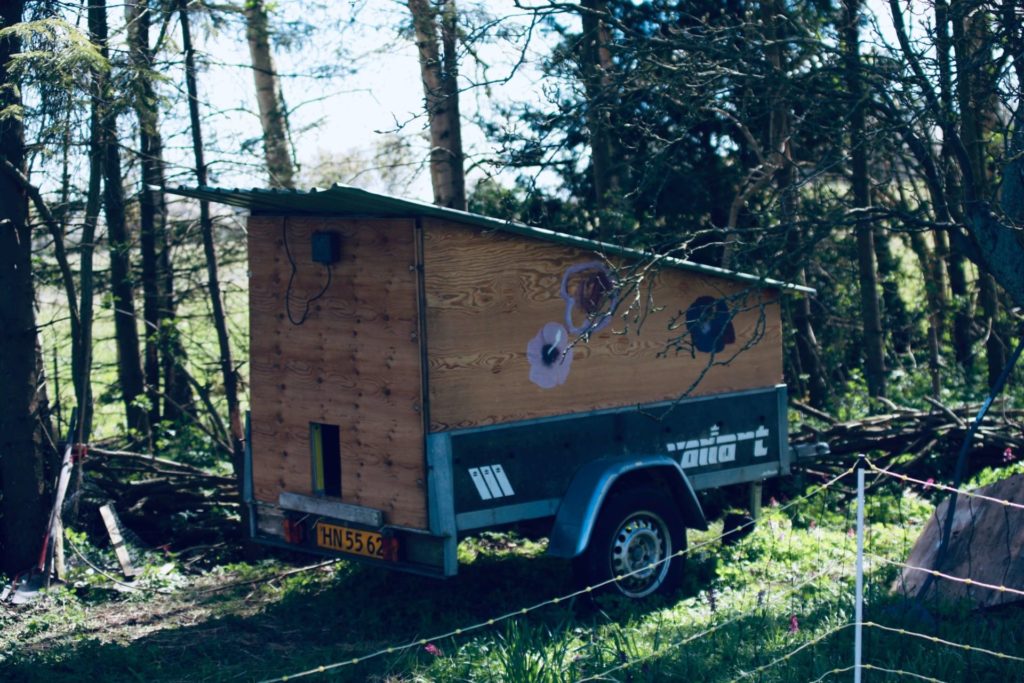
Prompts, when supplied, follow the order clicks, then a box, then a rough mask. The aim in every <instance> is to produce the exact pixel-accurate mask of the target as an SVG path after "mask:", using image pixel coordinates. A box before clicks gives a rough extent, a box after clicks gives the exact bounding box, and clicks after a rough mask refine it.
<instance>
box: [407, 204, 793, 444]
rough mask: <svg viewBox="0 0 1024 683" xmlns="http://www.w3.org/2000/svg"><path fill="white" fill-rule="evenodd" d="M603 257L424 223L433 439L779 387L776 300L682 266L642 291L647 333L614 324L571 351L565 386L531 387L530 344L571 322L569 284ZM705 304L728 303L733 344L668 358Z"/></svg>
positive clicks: (663, 272) (657, 272)
mask: <svg viewBox="0 0 1024 683" xmlns="http://www.w3.org/2000/svg"><path fill="white" fill-rule="evenodd" d="M600 260H601V257H600V255H599V254H595V253H593V252H587V251H583V250H580V249H576V248H572V247H567V246H563V245H559V244H555V243H552V242H547V241H544V240H541V239H536V238H531V237H526V236H521V235H514V234H509V233H501V232H495V231H481V230H480V229H477V228H473V227H468V226H461V225H459V224H456V223H451V222H443V221H439V220H433V219H431V220H425V221H424V281H425V293H426V318H427V338H428V340H429V347H428V376H429V399H430V421H431V424H430V429H431V430H432V431H435V430H445V429H453V428H463V427H472V426H478V425H490V424H497V423H502V422H508V421H512V420H522V419H528V418H537V417H544V416H549V415H558V414H564V413H576V412H584V411H591V410H596V409H602V408H611V407H616V406H625V405H632V404H638V403H648V402H655V401H662V400H670V399H675V398H678V397H680V396H681V395H682V394H683V393H684V392H685V391H686V390H687V389H688V388H689V387H690V385H691V384H692V383H694V382H696V381H697V380H698V379H699V383H698V384H697V385H696V388H695V389H694V390H693V391H692V393H691V394H690V395H693V396H700V395H707V394H713V393H719V392H727V391H740V390H744V389H751V388H756V387H766V386H772V385H775V384H778V383H781V382H782V336H781V334H782V333H781V321H780V311H779V306H778V291H777V290H775V289H772V288H762V287H758V286H756V285H752V284H750V283H746V282H740V281H736V280H731V279H726V278H724V277H717V276H713V275H706V274H702V273H698V272H692V271H684V270H679V269H674V268H661V269H653V270H652V275H650V276H649V280H648V281H649V282H650V284H651V285H652V286H651V288H650V289H649V290H648V289H647V282H645V283H644V287H643V288H642V289H641V291H640V297H641V300H642V302H643V305H644V307H645V308H646V309H647V312H646V315H645V316H644V319H643V325H642V329H641V330H640V331H639V332H638V327H637V325H636V323H635V322H633V321H630V322H628V324H627V323H626V322H624V321H623V320H621V319H618V318H616V319H614V320H613V322H612V324H611V325H609V326H608V327H607V328H605V329H604V330H602V331H600V332H598V333H596V334H593V335H592V336H591V339H590V340H589V342H588V343H580V344H577V345H576V346H575V347H573V359H572V363H571V366H570V368H569V374H568V377H567V378H566V380H565V382H564V383H563V384H560V385H558V386H554V387H551V388H541V387H540V386H538V385H537V384H535V383H534V382H532V381H531V380H530V378H529V377H530V371H531V364H530V362H529V360H528V358H527V345H528V344H529V342H530V340H531V339H533V338H534V337H535V336H537V335H538V333H539V332H540V330H541V329H542V328H543V327H544V326H545V325H546V324H548V323H560V324H562V325H566V305H567V302H566V300H565V299H563V297H562V295H561V284H562V279H563V275H564V274H565V273H566V271H567V269H569V268H570V267H572V266H574V265H577V264H582V263H587V262H595V261H600ZM620 265H621V262H620ZM648 291H649V292H650V295H651V299H650V301H649V302H648V300H647V294H648ZM702 296H708V297H712V298H714V299H721V298H723V297H726V298H728V297H732V298H731V299H730V301H731V306H733V307H734V317H733V318H732V320H731V322H732V325H733V329H734V332H735V341H733V342H732V343H730V344H728V345H727V346H726V347H725V348H724V349H723V350H722V351H721V352H720V353H716V354H715V355H714V358H712V356H711V355H710V354H708V353H702V352H699V351H697V352H694V353H690V352H681V353H676V352H674V351H671V350H669V351H667V349H666V341H667V340H668V339H670V338H671V337H674V336H678V335H680V334H682V333H684V332H685V331H686V326H685V324H683V325H681V326H680V320H681V319H682V320H685V312H686V311H687V309H688V307H690V306H691V305H692V304H693V303H694V302H695V301H696V300H697V299H698V297H702ZM620 309H621V307H620ZM673 321H675V325H676V329H670V328H671V327H672V326H673ZM755 342H756V343H755ZM747 346H749V348H744V347H747ZM666 351H667V353H665V352H666ZM725 361H728V365H717V364H715V363H723V362H725Z"/></svg>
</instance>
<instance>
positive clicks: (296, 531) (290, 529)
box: [283, 519, 306, 543]
mask: <svg viewBox="0 0 1024 683" xmlns="http://www.w3.org/2000/svg"><path fill="white" fill-rule="evenodd" d="M283 524H284V540H285V541H287V542H288V543H303V542H305V540H306V527H304V526H303V524H302V522H297V521H295V520H293V519H286V520H284V523H283Z"/></svg>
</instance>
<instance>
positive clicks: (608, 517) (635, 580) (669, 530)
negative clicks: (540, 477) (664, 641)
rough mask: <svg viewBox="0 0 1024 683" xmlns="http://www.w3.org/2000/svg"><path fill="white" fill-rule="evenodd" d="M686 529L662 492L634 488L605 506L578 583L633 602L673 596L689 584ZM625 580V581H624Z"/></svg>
mask: <svg viewBox="0 0 1024 683" xmlns="http://www.w3.org/2000/svg"><path fill="white" fill-rule="evenodd" d="M685 548H686V528H685V526H684V525H683V519H682V516H681V515H680V514H679V510H678V509H677V508H676V505H675V504H674V503H673V502H672V501H671V500H670V499H669V498H668V497H667V496H666V495H665V494H664V493H663V492H661V491H659V490H657V489H652V488H638V489H629V490H626V491H622V492H620V493H615V494H612V496H610V497H609V498H608V500H606V501H605V503H604V505H603V506H602V507H601V511H600V513H599V514H598V517H597V523H596V524H595V525H594V531H593V533H592V534H591V536H590V542H589V543H588V544H587V549H586V550H585V551H584V552H583V554H582V555H581V556H580V557H578V558H577V560H576V565H575V569H576V575H577V579H578V580H579V581H581V582H582V583H583V584H584V585H585V586H594V585H596V584H600V583H604V582H606V581H609V580H610V579H613V578H618V580H617V581H614V582H612V583H610V584H608V585H607V586H606V587H605V588H606V589H607V590H608V591H610V592H613V593H619V594H621V595H624V596H626V597H628V598H635V599H639V598H644V597H647V596H648V595H652V594H654V593H662V594H667V593H671V592H672V591H674V590H675V589H676V588H678V587H679V584H680V583H681V582H682V579H683V572H684V564H685V561H684V558H683V557H674V555H675V554H676V553H678V552H679V551H680V550H684V549H685ZM619 577H621V578H619Z"/></svg>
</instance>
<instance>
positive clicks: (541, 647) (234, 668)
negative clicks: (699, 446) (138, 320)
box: [0, 489, 1024, 683]
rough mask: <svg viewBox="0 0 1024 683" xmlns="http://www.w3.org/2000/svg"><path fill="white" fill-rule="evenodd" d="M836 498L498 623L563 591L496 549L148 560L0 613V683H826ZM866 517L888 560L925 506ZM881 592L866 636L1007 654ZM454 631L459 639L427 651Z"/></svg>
mask: <svg viewBox="0 0 1024 683" xmlns="http://www.w3.org/2000/svg"><path fill="white" fill-rule="evenodd" d="M845 500H846V499H845V498H844V497H842V496H841V495H840V494H839V493H838V492H836V491H830V492H827V493H825V494H819V495H816V496H812V497H811V498H809V499H808V500H806V501H802V502H797V503H794V504H790V505H789V506H787V505H785V504H784V505H782V506H779V507H775V508H769V509H768V510H767V513H766V515H765V518H764V520H763V521H762V523H761V524H760V525H759V526H758V528H757V530H756V531H755V532H754V533H752V534H751V535H750V536H748V537H747V538H745V539H743V540H742V541H741V542H740V543H738V544H736V545H733V546H725V545H722V544H721V543H720V542H719V541H718V540H717V538H716V532H717V531H719V530H720V529H719V528H713V529H712V530H711V531H710V532H708V533H706V534H700V535H698V534H693V535H691V539H690V540H691V543H690V546H691V550H692V557H691V558H690V560H689V564H688V568H689V574H688V581H687V584H686V586H685V588H684V589H683V590H682V591H681V593H680V594H679V595H677V596H674V597H673V598H672V599H662V600H656V601H653V602H648V603H646V604H644V605H642V606H637V605H634V604H628V603H626V602H624V601H620V600H615V599H612V598H600V599H597V600H590V599H589V598H577V599H572V600H565V601H559V602H558V603H557V604H549V605H547V606H545V607H542V608H540V609H537V610H533V611H529V612H528V613H527V614H516V615H515V616H513V617H510V618H507V619H498V617H500V616H501V615H505V614H508V613H515V612H518V611H519V610H521V609H522V608H524V607H529V606H531V605H534V604H537V603H540V602H543V601H545V600H548V599H549V598H552V597H554V596H558V595H564V594H566V593H569V592H571V591H572V589H573V586H572V584H571V580H570V571H569V566H568V565H567V563H565V562H562V561H556V560H552V559H549V558H545V557H542V556H540V554H541V551H542V549H543V545H542V544H538V543H534V542H531V541H527V540H524V539H520V538H518V537H516V536H514V535H501V534H488V535H485V536H483V537H481V538H477V539H473V540H469V541H466V542H464V543H463V544H462V545H461V546H460V554H461V559H462V561H463V567H462V570H461V573H460V575H459V576H458V577H456V578H455V579H452V580H449V581H446V582H440V581H435V580H431V579H426V578H421V577H416V576H408V575H403V574H397V573H390V572H385V571H380V570H376V569H375V568H373V567H367V566H363V565H357V564H352V563H348V562H338V563H335V564H331V565H328V566H322V567H318V568H315V569H309V570H306V571H300V572H294V573H290V574H289V573H288V572H290V571H292V570H293V567H292V566H289V565H286V564H283V563H282V562H280V561H263V562H259V563H254V564H230V565H223V566H219V567H216V568H213V569H210V570H207V571H204V572H201V573H198V574H196V573H191V572H186V571H185V570H184V569H183V567H182V566H181V565H180V564H178V563H175V562H171V561H164V560H163V559H161V558H160V557H159V556H156V555H154V556H151V557H150V558H149V565H148V567H147V576H146V577H145V578H144V579H143V580H141V581H140V585H142V586H144V587H145V588H144V590H142V591H135V592H120V591H117V590H114V589H113V588H111V586H112V584H111V583H110V582H109V581H107V580H106V579H104V578H103V577H101V576H98V575H96V574H95V573H92V572H91V570H88V569H86V568H84V567H79V568H77V569H75V571H74V572H73V574H72V577H71V578H72V582H71V584H70V585H69V586H67V587H62V588H60V589H58V590H55V591H53V592H52V593H51V594H50V595H49V596H47V597H46V598H45V599H44V600H43V601H41V602H40V603H38V604H36V605H33V606H31V607H27V608H20V609H17V610H15V609H13V608H7V607H4V608H0V680H3V681H50V680H60V681H121V680H124V681H134V680H140V681H230V680H240V681H248V680H263V679H267V678H273V677H279V676H284V675H287V674H293V673H296V672H300V671H305V670H309V669H314V668H316V667H318V666H321V665H330V664H332V663H337V662H349V661H351V660H352V659H354V658H360V659H361V660H362V658H364V657H365V656H366V655H367V654H370V653H373V652H377V651H380V650H386V649H387V648H389V647H395V646H400V645H403V644H406V643H410V642H415V643H416V644H415V645H414V646H412V647H409V648H407V649H398V648H396V649H395V650H394V651H393V652H391V653H386V652H385V654H383V655H381V656H379V657H373V658H367V659H365V660H362V661H360V662H359V663H357V664H347V665H345V666H341V667H337V668H334V669H331V670H329V671H327V672H325V673H316V674H313V675H312V676H310V677H309V678H308V679H305V680H345V681H362V680H373V681H388V682H394V683H398V682H406V681H435V680H436V681H466V680H474V681H475V680H481V681H487V680H494V681H575V680H581V679H585V678H587V677H589V676H603V677H602V678H601V680H621V681H626V680H629V681H662V680H686V681H731V680H752V681H812V680H816V679H822V680H829V679H837V678H843V679H845V678H846V677H847V676H849V675H850V674H849V673H846V672H843V673H839V671H840V670H843V669H845V668H846V667H849V666H850V665H851V664H852V661H853V659H852V654H853V635H854V632H853V629H852V628H851V627H849V626H848V624H849V623H850V622H852V621H853V562H854V548H855V540H854V538H853V536H852V533H851V532H852V529H853V517H852V510H853V506H852V505H849V504H848V503H847V502H845ZM871 501H872V502H871V504H870V505H869V507H868V509H867V511H868V516H869V519H870V527H869V533H868V536H867V543H868V548H869V550H870V551H871V552H873V553H875V554H877V555H881V556H884V557H889V558H892V559H896V560H902V559H904V558H905V556H906V552H907V550H908V549H909V546H910V544H912V543H913V540H914V539H915V538H916V536H917V534H918V533H919V531H920V526H921V524H922V523H923V522H924V521H925V520H926V519H927V516H928V514H930V509H931V507H930V505H929V504H927V503H926V502H925V501H923V500H921V499H920V498H918V497H917V496H916V495H914V494H913V493H908V492H903V491H899V490H896V489H893V490H889V491H885V492H880V493H877V494H875V495H873V496H872V499H871ZM79 542H82V539H81V538H79ZM85 552H86V554H87V555H90V556H92V557H93V558H94V559H96V560H99V561H101V562H103V563H104V564H105V565H107V566H111V565H113V562H112V560H111V559H110V558H109V557H107V556H106V555H104V553H102V552H100V551H97V550H95V549H87V550H85ZM894 577H895V570H894V569H892V568H891V567H887V566H886V565H884V564H880V563H879V564H876V565H874V566H872V567H871V568H870V571H869V574H868V586H867V596H868V601H867V605H866V612H865V620H866V621H871V622H876V623H880V624H884V625H888V626H891V627H894V628H903V629H905V630H907V631H912V632H916V633H921V634H923V635H925V636H928V637H929V638H930V637H938V638H942V639H946V640H949V641H953V642H956V643H961V644H968V643H969V644H970V645H971V646H972V647H973V648H979V647H983V648H988V649H991V650H994V651H998V652H1002V653H1006V654H1010V655H1015V656H1018V657H1020V656H1024V628H1022V626H1024V614H1022V613H1021V612H1022V611H1021V610H1019V609H1004V610H1003V611H1000V612H994V613H971V612H967V611H964V610H960V609H955V608H946V609H936V608H929V609H925V608H923V607H921V606H916V605H914V604H913V603H910V602H907V601H904V600H903V599H902V598H901V597H900V596H898V595H895V596H894V595H891V594H890V593H889V586H890V585H891V584H892V581H893V579H894ZM491 619H495V623H494V624H493V625H489V624H487V621H488V620H491ZM480 623H483V626H482V627H481V628H479V629H475V630H468V629H467V627H470V626H473V625H476V624H480ZM455 629H463V630H464V632H463V633H461V634H459V635H457V636H454V637H450V638H444V639H434V638H433V637H434V636H435V635H437V634H441V633H445V632H449V631H453V630H455ZM864 638H865V640H864V653H865V662H868V663H870V664H871V665H873V666H875V667H879V668H884V669H893V670H903V671H908V672H912V673H914V674H917V675H918V676H926V677H932V678H934V679H937V680H942V681H963V680H971V681H972V682H977V683H980V682H982V681H1000V682H1002V681H1011V680H1018V681H1019V680H1022V676H1021V673H1020V672H1021V671H1024V666H1022V664H1021V663H1020V662H1014V661H1011V660H1008V659H1006V658H999V657H994V656H991V655H988V654H985V653H983V652H980V651H978V650H977V649H973V650H970V651H968V650H964V649H961V648H957V647H952V646H948V645H942V644H940V643H937V642H934V641H931V640H927V639H922V638H918V637H914V636H909V635H900V634H896V633H892V632H889V631H883V630H881V629H878V628H870V627H869V628H866V629H865V633H864ZM421 639H426V640H425V642H419V641H420V640H421ZM801 646H806V647H803V649H801ZM616 667H622V668H620V669H618V670H614V669H615V668H616ZM833 671H834V672H836V673H832V674H830V673H829V672H833ZM869 676H870V679H869V680H871V681H879V680H894V681H895V680H906V679H907V677H906V675H899V674H887V673H884V672H881V671H878V670H875V671H871V672H870V674H869ZM915 680H916V679H915Z"/></svg>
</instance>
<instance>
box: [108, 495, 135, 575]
mask: <svg viewBox="0 0 1024 683" xmlns="http://www.w3.org/2000/svg"><path fill="white" fill-rule="evenodd" d="M100 517H102V518H103V526H105V527H106V528H107V535H108V536H109V537H110V546H111V547H112V548H113V549H114V554H115V555H117V561H118V563H119V564H120V565H121V573H122V574H124V575H125V576H126V577H128V578H132V577H133V576H138V574H139V570H138V569H136V568H135V567H133V566H132V558H131V556H130V555H129V554H128V548H127V547H126V546H125V543H124V534H122V533H121V520H120V519H118V517H117V512H115V511H114V508H113V506H112V505H110V504H109V503H107V504H106V505H103V506H101V507H100Z"/></svg>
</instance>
